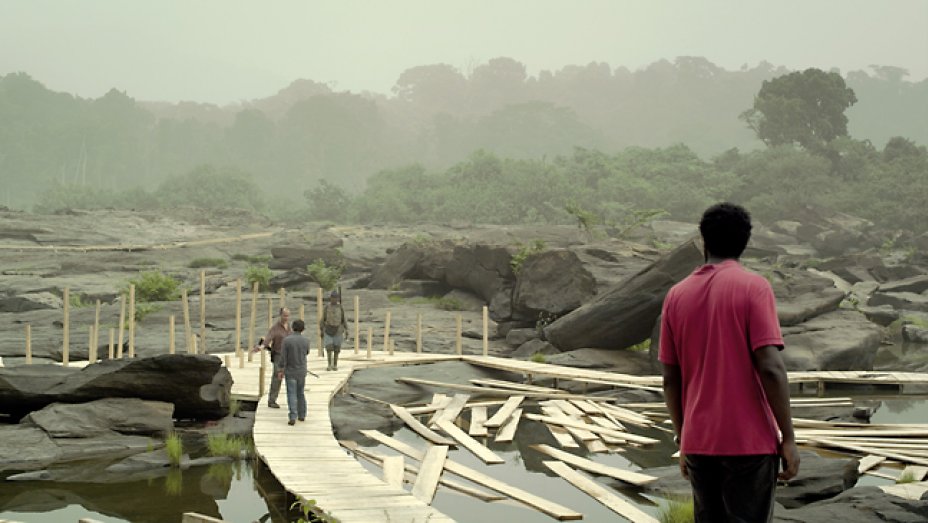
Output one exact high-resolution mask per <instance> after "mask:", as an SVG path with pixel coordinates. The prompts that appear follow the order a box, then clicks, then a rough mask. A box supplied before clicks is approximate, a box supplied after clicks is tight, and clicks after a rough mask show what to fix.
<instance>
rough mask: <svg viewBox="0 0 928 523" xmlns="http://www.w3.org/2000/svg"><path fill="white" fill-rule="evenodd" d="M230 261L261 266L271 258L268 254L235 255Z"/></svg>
mask: <svg viewBox="0 0 928 523" xmlns="http://www.w3.org/2000/svg"><path fill="white" fill-rule="evenodd" d="M232 261H243V262H247V263H250V264H252V265H261V264H267V262H269V261H271V256H270V255H268V254H255V255H251V254H241V253H237V254H233V255H232Z"/></svg>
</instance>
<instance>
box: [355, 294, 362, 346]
mask: <svg viewBox="0 0 928 523" xmlns="http://www.w3.org/2000/svg"><path fill="white" fill-rule="evenodd" d="M359 352H361V298H360V297H358V296H355V297H354V353H355V355H357V354H358V353H359Z"/></svg>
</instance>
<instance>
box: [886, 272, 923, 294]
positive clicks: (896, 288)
mask: <svg viewBox="0 0 928 523" xmlns="http://www.w3.org/2000/svg"><path fill="white" fill-rule="evenodd" d="M880 291H881V292H914V293H915V294H922V293H924V292H925V291H928V274H922V275H919V276H913V277H911V278H905V279H902V280H898V281H888V282H886V283H881V284H880Z"/></svg>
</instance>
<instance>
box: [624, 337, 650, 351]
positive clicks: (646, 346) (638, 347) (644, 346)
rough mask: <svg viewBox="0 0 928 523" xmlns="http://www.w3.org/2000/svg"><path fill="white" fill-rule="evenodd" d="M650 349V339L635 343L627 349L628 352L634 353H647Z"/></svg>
mask: <svg viewBox="0 0 928 523" xmlns="http://www.w3.org/2000/svg"><path fill="white" fill-rule="evenodd" d="M650 349H651V338H648V339H646V340H644V341H643V342H641V343H636V344H634V345H632V346H631V347H629V348H628V350H630V351H634V352H648V350H650Z"/></svg>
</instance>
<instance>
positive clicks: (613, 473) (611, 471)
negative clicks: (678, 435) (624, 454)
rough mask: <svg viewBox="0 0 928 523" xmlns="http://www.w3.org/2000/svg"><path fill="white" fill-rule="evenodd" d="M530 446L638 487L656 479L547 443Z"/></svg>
mask: <svg viewBox="0 0 928 523" xmlns="http://www.w3.org/2000/svg"><path fill="white" fill-rule="evenodd" d="M532 448H533V449H535V450H537V451H539V452H541V453H543V454H547V455H548V456H551V457H552V458H554V459H558V460H561V461H563V462H564V463H567V464H569V465H572V466H574V467H577V468H579V469H583V470H585V471H587V472H592V473H593V474H598V475H600V476H609V477H611V478H615V479H617V480H619V481H624V482H626V483H631V484H632V485H636V486H639V487H640V486H643V485H647V484H649V483H653V482H655V481H657V478H656V477H654V476H649V475H647V474H642V473H640V472H633V471H631V470H624V469H620V468H616V467H610V466H609V465H603V464H602V463H596V462H595V461H591V460H588V459H586V458H581V457H580V456H575V455H573V454H571V453H569V452H564V451H563V450H558V449H556V448H554V447H551V446H548V445H532Z"/></svg>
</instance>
